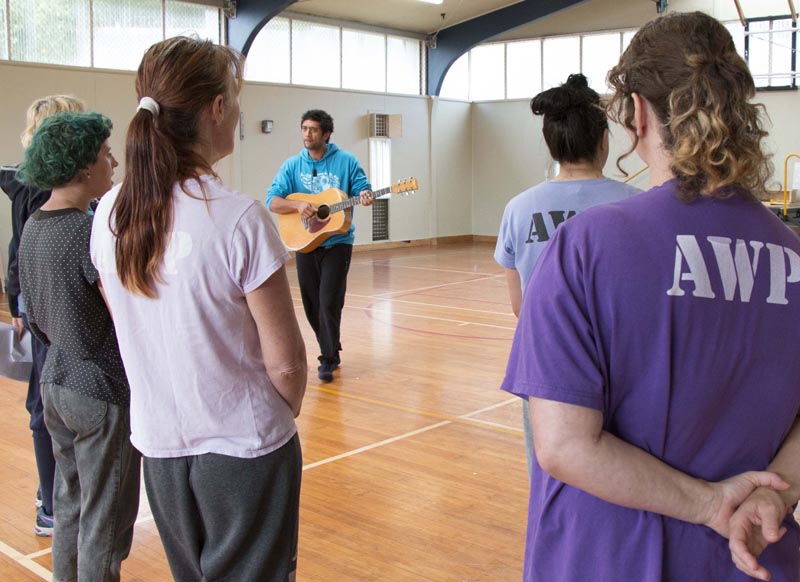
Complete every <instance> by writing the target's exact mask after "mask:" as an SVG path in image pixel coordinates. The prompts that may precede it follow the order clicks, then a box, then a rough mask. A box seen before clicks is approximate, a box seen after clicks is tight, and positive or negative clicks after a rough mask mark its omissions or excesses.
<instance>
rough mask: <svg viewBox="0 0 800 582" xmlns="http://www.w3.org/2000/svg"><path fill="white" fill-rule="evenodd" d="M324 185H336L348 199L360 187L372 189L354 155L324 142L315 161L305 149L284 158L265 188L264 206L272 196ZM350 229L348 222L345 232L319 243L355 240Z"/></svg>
mask: <svg viewBox="0 0 800 582" xmlns="http://www.w3.org/2000/svg"><path fill="white" fill-rule="evenodd" d="M328 188H338V189H339V190H341V191H342V192H344V193H345V194H347V195H348V196H349V197H350V198H353V197H354V196H358V195H359V193H360V192H362V191H363V190H371V189H372V186H371V185H370V183H369V181H368V180H367V176H366V174H365V173H364V170H363V168H362V167H361V164H359V163H358V160H357V159H356V157H355V156H354V155H353V154H351V153H349V152H346V151H344V150H340V149H339V148H338V147H337V146H336V144H334V143H329V144H328V149H327V150H326V151H325V155H324V156H322V159H321V160H319V161H317V160H315V159H313V158H312V157H311V156H310V155H309V154H308V150H307V149H303V151H301V152H300V153H299V154H297V155H296V156H292V157H291V158H289V159H288V160H286V161H285V162H284V163H283V165H282V166H281V169H280V170H278V174H277V176H275V180H273V181H272V186H270V188H269V190H268V191H267V203H266V204H267V208H269V207H270V204H272V199H273V198H275V197H276V196H280V197H281V198H286V197H287V196H288V195H289V194H294V193H298V192H299V193H303V194H319V193H320V192H324V191H325V190H327V189H328ZM354 230H355V225H354V224H353V223H352V222H351V223H350V230H349V231H348V232H345V233H342V234H337V235H335V236H332V237H331V238H329V239H328V240H326V241H325V242H324V243H322V246H323V247H330V246H333V245H335V244H339V243H345V244H349V245H351V244H353V242H354V241H355V236H354V235H353V231H354Z"/></svg>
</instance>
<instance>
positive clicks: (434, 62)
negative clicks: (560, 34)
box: [428, 0, 586, 95]
mask: <svg viewBox="0 0 800 582" xmlns="http://www.w3.org/2000/svg"><path fill="white" fill-rule="evenodd" d="M585 1H586V0H524V1H523V2H518V3H517V4H512V5H511V6H506V7H505V8H501V9H500V10H495V11H494V12H490V13H489V14H484V15H483V16H478V17H477V18H473V19H472V20H467V21H466V22H462V23H461V24H457V25H455V26H452V27H450V28H445V29H444V30H442V31H441V32H440V33H439V35H438V36H437V38H436V48H435V49H428V95H438V94H439V91H441V90H442V82H443V81H444V76H445V75H446V74H447V71H448V70H449V69H450V66H451V65H452V64H453V63H454V62H456V60H457V59H458V57H460V56H461V55H463V54H464V53H465V52H467V51H468V50H469V49H471V48H472V47H474V46H475V45H476V44H478V43H480V42H483V41H484V40H486V39H489V38H491V37H493V36H497V35H498V34H501V33H503V32H506V31H509V30H511V29H513V28H517V27H519V26H522V25H524V24H528V23H529V22H533V21H534V20H537V19H539V18H542V17H544V16H548V15H550V14H552V13H554V12H558V11H559V10H563V9H564V8H569V7H570V6H573V5H575V4H581V3H582V2H585Z"/></svg>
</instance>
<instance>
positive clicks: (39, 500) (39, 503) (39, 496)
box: [33, 485, 42, 507]
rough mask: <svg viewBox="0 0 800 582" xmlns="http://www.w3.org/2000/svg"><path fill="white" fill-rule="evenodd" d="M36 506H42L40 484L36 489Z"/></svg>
mask: <svg viewBox="0 0 800 582" xmlns="http://www.w3.org/2000/svg"><path fill="white" fill-rule="evenodd" d="M33 504H34V505H35V506H36V507H41V506H42V486H41V485H39V488H38V489H37V490H36V501H34V502H33Z"/></svg>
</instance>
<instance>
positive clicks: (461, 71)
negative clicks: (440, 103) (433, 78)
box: [439, 52, 469, 101]
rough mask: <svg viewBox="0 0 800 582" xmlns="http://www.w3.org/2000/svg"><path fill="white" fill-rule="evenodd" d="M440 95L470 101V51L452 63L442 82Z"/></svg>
mask: <svg viewBox="0 0 800 582" xmlns="http://www.w3.org/2000/svg"><path fill="white" fill-rule="evenodd" d="M439 96H441V97H446V98H450V99H463V100H464V101H469V53H468V52H467V53H464V54H463V55H461V56H460V57H458V59H457V60H456V62H454V63H453V64H452V65H450V70H449V71H447V75H446V76H445V78H444V81H443V82H442V89H441V90H440V91H439Z"/></svg>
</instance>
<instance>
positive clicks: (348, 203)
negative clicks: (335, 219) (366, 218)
mask: <svg viewBox="0 0 800 582" xmlns="http://www.w3.org/2000/svg"><path fill="white" fill-rule="evenodd" d="M391 191H392V187H391V186H389V187H388V188H381V189H380V190H373V191H372V194H370V198H372V199H373V200H374V199H376V198H379V197H381V196H383V195H384V194H388V193H389V192H391ZM357 204H361V196H353V197H352V198H348V199H347V200H343V201H342V202H337V203H336V204H331V206H330V208H331V212H339V211H341V210H346V209H347V208H352V207H353V206H356V205H357Z"/></svg>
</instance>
